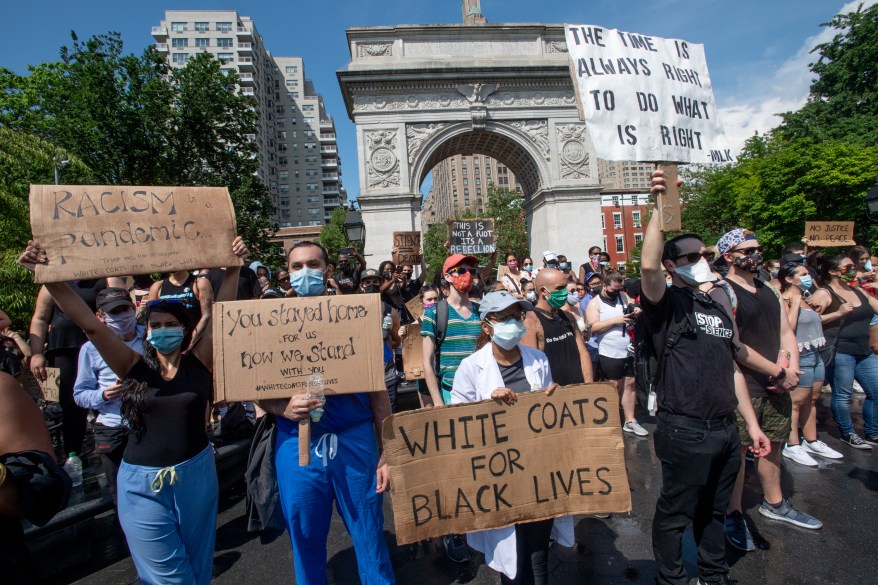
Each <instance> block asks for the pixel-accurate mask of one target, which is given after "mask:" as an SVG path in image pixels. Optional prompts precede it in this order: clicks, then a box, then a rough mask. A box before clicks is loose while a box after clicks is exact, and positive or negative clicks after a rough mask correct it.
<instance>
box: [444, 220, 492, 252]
mask: <svg viewBox="0 0 878 585" xmlns="http://www.w3.org/2000/svg"><path fill="white" fill-rule="evenodd" d="M448 243H449V244H450V246H449V248H448V249H449V253H450V254H468V255H472V254H491V253H492V252H494V251H496V250H497V244H496V243H495V242H494V220H493V219H491V218H476V219H449V220H448Z"/></svg>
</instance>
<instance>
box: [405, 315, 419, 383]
mask: <svg viewBox="0 0 878 585" xmlns="http://www.w3.org/2000/svg"><path fill="white" fill-rule="evenodd" d="M402 368H403V371H404V372H405V379H406V380H423V379H424V338H423V337H421V324H420V323H410V324H408V325H406V326H405V336H404V337H403V338H402Z"/></svg>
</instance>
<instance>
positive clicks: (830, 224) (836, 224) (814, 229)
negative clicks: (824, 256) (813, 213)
mask: <svg viewBox="0 0 878 585" xmlns="http://www.w3.org/2000/svg"><path fill="white" fill-rule="evenodd" d="M805 243H806V244H807V245H808V246H811V247H813V248H823V247H826V248H828V247H832V246H856V245H857V243H856V242H855V241H854V222H852V221H808V222H805Z"/></svg>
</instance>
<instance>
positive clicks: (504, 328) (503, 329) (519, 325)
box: [488, 319, 527, 349]
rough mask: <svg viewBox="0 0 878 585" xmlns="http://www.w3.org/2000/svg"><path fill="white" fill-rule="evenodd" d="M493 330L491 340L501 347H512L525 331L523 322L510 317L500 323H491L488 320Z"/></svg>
mask: <svg viewBox="0 0 878 585" xmlns="http://www.w3.org/2000/svg"><path fill="white" fill-rule="evenodd" d="M488 323H489V324H490V325H491V328H492V329H493V330H494V335H493V336H492V337H491V341H493V342H494V343H496V344H497V345H499V346H500V347H502V348H503V349H512V348H513V347H515V346H516V345H518V343H519V342H520V341H521V340H522V338H523V337H524V334H525V332H526V331H527V330H526V328H525V326H524V323H523V322H521V321H516V320H515V319H510V320H509V321H504V322H502V323H492V322H491V321H488Z"/></svg>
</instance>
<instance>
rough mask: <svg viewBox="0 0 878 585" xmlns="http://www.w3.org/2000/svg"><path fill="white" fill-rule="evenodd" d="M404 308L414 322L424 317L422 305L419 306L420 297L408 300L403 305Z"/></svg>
mask: <svg viewBox="0 0 878 585" xmlns="http://www.w3.org/2000/svg"><path fill="white" fill-rule="evenodd" d="M405 308H406V309H408V311H409V314H410V315H411V316H412V319H414V320H416V321H417V320H420V318H421V317H423V316H424V305H423V304H421V297H420V296H417V297H414V298H412V299H410V300H409V302H407V303H406V304H405Z"/></svg>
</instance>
